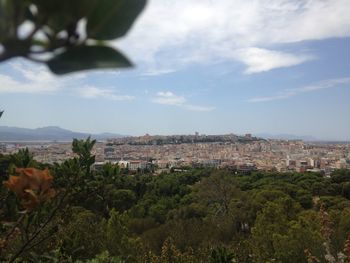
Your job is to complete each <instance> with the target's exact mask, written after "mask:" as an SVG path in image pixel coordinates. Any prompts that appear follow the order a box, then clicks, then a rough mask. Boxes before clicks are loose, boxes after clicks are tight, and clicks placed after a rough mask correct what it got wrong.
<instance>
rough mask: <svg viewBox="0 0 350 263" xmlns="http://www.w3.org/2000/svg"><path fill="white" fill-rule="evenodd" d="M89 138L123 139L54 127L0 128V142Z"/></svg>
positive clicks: (110, 135) (105, 134) (118, 135)
mask: <svg viewBox="0 0 350 263" xmlns="http://www.w3.org/2000/svg"><path fill="white" fill-rule="evenodd" d="M88 136H91V137H92V138H94V139H97V140H105V139H108V138H121V137H124V136H123V135H120V134H113V133H100V134H89V133H82V132H73V131H70V130H66V129H62V128H60V127H56V126H49V127H43V128H37V129H27V128H17V127H8V126H0V141H3V142H4V141H7V142H9V141H10V142H11V141H16V142H17V141H71V140H72V139H73V138H76V139H84V138H87V137H88Z"/></svg>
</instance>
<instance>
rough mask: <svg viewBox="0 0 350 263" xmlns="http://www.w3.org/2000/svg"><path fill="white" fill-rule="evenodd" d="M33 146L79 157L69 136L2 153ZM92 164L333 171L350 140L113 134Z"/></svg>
mask: <svg viewBox="0 0 350 263" xmlns="http://www.w3.org/2000/svg"><path fill="white" fill-rule="evenodd" d="M24 148H28V149H29V151H30V152H31V153H32V154H33V155H34V158H35V160H37V161H39V162H43V163H49V164H53V163H55V162H57V163H62V162H63V161H65V160H67V159H69V158H72V157H74V154H73V151H72V149H71V143H70V142H30V143H25V142H18V143H9V142H8V143H4V142H3V143H1V144H0V153H2V154H14V153H16V152H18V150H19V149H24ZM92 153H93V154H94V155H95V156H96V157H95V163H94V164H93V167H94V168H95V169H99V168H100V167H102V166H103V165H104V164H106V163H112V164H118V166H119V167H120V168H127V169H128V170H130V171H151V172H154V173H160V172H167V171H170V170H171V169H185V168H199V167H203V168H227V169H232V170H236V171H239V172H251V171H277V172H288V171H291V172H317V173H322V174H324V175H325V176H328V175H330V174H331V172H333V171H334V170H336V169H349V168H350V143H336V142H304V141H302V140H276V139H262V138H257V137H254V136H252V135H251V134H246V135H244V136H238V135H234V134H228V135H216V136H214V135H211V136H210V135H199V133H195V134H194V135H178V136H150V135H148V134H146V135H144V136H139V137H122V138H115V139H113V138H111V139H108V140H106V141H98V142H97V143H96V145H95V147H94V149H93V152H92Z"/></svg>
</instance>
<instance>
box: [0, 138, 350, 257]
mask: <svg viewBox="0 0 350 263" xmlns="http://www.w3.org/2000/svg"><path fill="white" fill-rule="evenodd" d="M94 144H95V141H94V140H91V139H90V138H89V139H87V140H74V141H73V143H72V148H73V152H74V153H75V157H74V158H72V159H69V160H66V161H65V162H63V163H61V164H53V165H50V164H44V163H38V162H36V161H35V160H34V159H33V156H32V154H31V153H30V152H29V151H28V150H20V151H19V152H18V153H16V154H13V155H1V156H0V175H1V181H2V182H3V183H2V185H1V191H0V198H1V203H0V252H1V253H0V260H1V261H2V262H90V263H97V262H111V263H112V262H113V263H114V262H118V263H120V262H145V263H146V262H149V263H158V262H159V263H167V262H169V263H171V262H174V263H175V262H176V263H177V262H258V263H267V262H271V263H272V262H283V263H284V262H286V263H289V262H290V263H295V262H307V263H309V262H350V261H349V260H350V171H349V170H337V171H335V172H333V174H332V175H331V176H330V177H329V178H328V177H324V176H323V175H321V174H317V173H277V172H273V173H266V172H253V173H251V174H249V175H246V174H244V175H243V174H239V173H237V172H233V171H229V170H214V169H192V170H189V171H185V172H173V173H164V174H160V175H153V174H151V173H149V174H129V173H128V171H126V170H121V169H119V167H118V166H116V165H111V164H106V165H104V167H103V168H102V169H101V170H98V171H96V170H92V169H91V166H92V164H93V163H94V162H95V158H94V156H93V155H92V154H91V150H92V149H93V147H94Z"/></svg>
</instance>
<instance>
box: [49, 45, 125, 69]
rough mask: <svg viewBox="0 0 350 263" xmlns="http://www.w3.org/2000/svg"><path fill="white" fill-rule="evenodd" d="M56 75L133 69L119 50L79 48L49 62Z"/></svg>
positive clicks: (99, 47) (98, 47)
mask: <svg viewBox="0 0 350 263" xmlns="http://www.w3.org/2000/svg"><path fill="white" fill-rule="evenodd" d="M47 64H48V66H49V68H50V70H51V71H52V72H54V73H56V74H59V75H60V74H66V73H70V72H75V71H80V70H87V69H95V68H125V67H131V66H132V64H131V62H130V61H129V60H128V59H127V58H126V57H125V56H124V55H123V54H121V53H120V52H118V51H117V50H115V49H113V48H111V47H106V46H77V47H73V48H70V49H68V50H67V51H65V52H63V53H61V54H59V55H57V56H55V57H54V58H52V59H51V60H49V61H48V62H47Z"/></svg>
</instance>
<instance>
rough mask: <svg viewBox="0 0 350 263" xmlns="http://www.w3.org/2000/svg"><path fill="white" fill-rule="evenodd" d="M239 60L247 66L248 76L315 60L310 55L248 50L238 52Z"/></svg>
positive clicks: (259, 49)
mask: <svg viewBox="0 0 350 263" xmlns="http://www.w3.org/2000/svg"><path fill="white" fill-rule="evenodd" d="M237 59H238V60H240V61H242V62H243V63H244V64H246V65H247V69H246V70H245V73H246V74H252V73H258V72H264V71H269V70H271V69H274V68H281V67H290V66H295V65H298V64H301V63H304V62H305V61H308V60H312V59H314V57H313V56H310V55H294V54H290V53H285V52H279V51H273V50H267V49H261V48H246V49H241V50H238V52H237Z"/></svg>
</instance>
